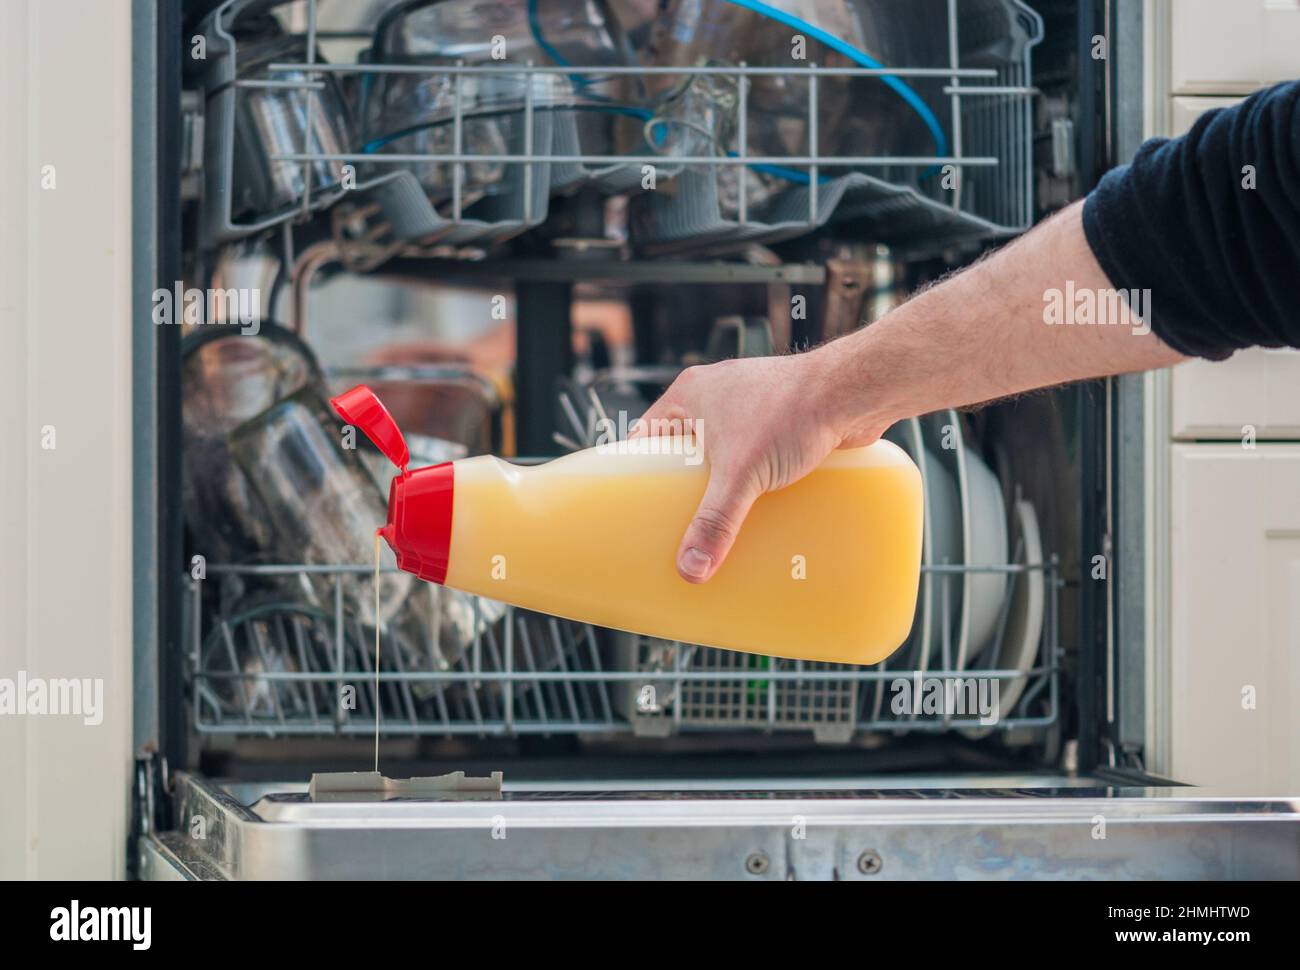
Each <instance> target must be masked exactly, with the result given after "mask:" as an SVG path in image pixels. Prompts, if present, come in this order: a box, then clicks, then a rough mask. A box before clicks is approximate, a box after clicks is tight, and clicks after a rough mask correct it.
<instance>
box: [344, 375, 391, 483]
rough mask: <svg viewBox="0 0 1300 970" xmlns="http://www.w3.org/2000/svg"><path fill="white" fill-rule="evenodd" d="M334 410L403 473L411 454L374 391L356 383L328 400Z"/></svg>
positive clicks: (386, 409)
mask: <svg viewBox="0 0 1300 970" xmlns="http://www.w3.org/2000/svg"><path fill="white" fill-rule="evenodd" d="M330 404H332V405H333V406H334V410H335V411H337V412H338V414H339V417H341V418H342V419H343V420H344V421H346V422H347V423H348V424H350V425H353V426H355V427H357V428H360V429H361V432H362V433H363V434H364V435H365V436H366V437H367V438H369V439H370V440H371V441H373V442H374V443H375V447H376V448H378V449H379V450H380V451H381V452H383V453H384V456H385V457H386V458H387V459H388V460H389V461H391V462H392V463H393V464H394V465H396V466H397V467H398V468H400V469H401V470H402V474H403V475H405V474H406V466H407V465H408V464H409V463H410V461H411V452H410V450H409V449H408V448H407V447H406V439H405V438H403V437H402V432H401V429H399V428H398V427H397V422H396V421H394V420H393V416H392V415H391V414H389V413H388V408H386V407H384V403H383V402H382V401H380V400H379V398H378V397H377V396H376V395H375V392H374V391H372V390H371V389H370V388H368V387H366V385H364V384H358V385H357V386H356V387H354V388H352V390H350V391H344V392H343V393H342V394H340V395H339V396H338V397H336V398H332V399H331V400H330Z"/></svg>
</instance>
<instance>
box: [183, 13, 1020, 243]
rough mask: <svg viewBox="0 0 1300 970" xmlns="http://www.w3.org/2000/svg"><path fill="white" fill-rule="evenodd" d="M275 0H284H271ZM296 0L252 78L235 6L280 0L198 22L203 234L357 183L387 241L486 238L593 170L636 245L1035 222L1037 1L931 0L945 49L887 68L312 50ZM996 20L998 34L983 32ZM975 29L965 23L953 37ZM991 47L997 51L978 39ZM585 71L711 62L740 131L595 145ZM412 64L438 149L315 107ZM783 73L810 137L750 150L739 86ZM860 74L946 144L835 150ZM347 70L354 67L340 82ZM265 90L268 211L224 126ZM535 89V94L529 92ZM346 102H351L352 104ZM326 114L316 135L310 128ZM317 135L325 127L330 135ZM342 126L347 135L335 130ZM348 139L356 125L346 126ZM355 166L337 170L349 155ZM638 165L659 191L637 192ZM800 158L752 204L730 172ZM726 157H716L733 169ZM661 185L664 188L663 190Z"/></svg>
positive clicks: (905, 239) (926, 239)
mask: <svg viewBox="0 0 1300 970" xmlns="http://www.w3.org/2000/svg"><path fill="white" fill-rule="evenodd" d="M285 2H289V0H285ZM293 2H297V3H301V4H305V12H304V17H303V22H304V23H305V24H306V30H305V34H304V35H303V47H302V50H303V51H304V54H303V56H302V57H301V58H300V59H287V60H281V61H273V62H271V63H269V64H266V65H265V66H264V70H263V71H262V72H261V73H260V74H259V75H258V76H256V77H246V76H243V75H242V74H241V70H240V67H239V65H240V63H241V57H242V55H241V51H240V47H241V45H240V42H239V41H238V40H237V35H236V32H235V31H234V30H233V25H234V23H235V22H236V21H237V20H238V18H239V17H240V15H241V14H242V13H246V12H249V11H264V10H265V9H266V8H268V7H272V8H273V7H276V6H279V5H280V4H279V3H276V2H269V3H268V2H267V0H227V2H226V3H224V4H222V5H221V6H220V7H218V8H217V9H216V10H215V11H214V12H213V13H212V14H211V15H210V16H209V18H208V19H207V20H206V21H205V23H204V27H203V32H204V36H205V37H206V38H207V41H208V60H207V64H206V68H205V71H204V86H205V88H206V90H207V99H206V103H207V108H206V111H207V118H206V119H205V124H204V126H203V130H204V131H205V133H206V134H205V138H206V144H205V176H204V177H205V193H204V219H203V226H204V233H205V236H206V239H207V240H208V242H209V243H210V244H212V245H216V244H220V243H223V242H227V241H229V240H231V239H234V238H238V237H240V236H245V235H248V234H252V233H257V232H262V231H265V230H267V229H269V228H271V227H273V226H277V225H282V224H285V223H289V222H292V221H295V220H302V219H306V218H309V217H310V216H311V215H312V214H313V213H314V212H316V211H318V210H321V209H325V208H328V207H330V206H332V205H334V204H335V203H337V202H339V201H340V200H341V199H343V198H345V197H347V196H349V195H352V194H355V195H356V196H357V197H358V198H359V199H360V200H362V201H365V202H372V203H377V204H378V207H379V209H380V211H381V213H382V219H383V221H384V222H385V224H386V229H387V231H388V232H389V233H390V234H391V235H392V237H394V238H395V239H397V240H407V241H411V242H415V241H418V242H421V243H431V242H440V241H441V242H447V243H450V244H470V243H474V244H484V243H488V244H490V243H493V242H498V241H501V240H503V239H506V238H509V237H510V236H513V235H516V234H518V233H520V232H523V231H525V230H527V229H529V228H531V227H534V226H537V225H539V224H540V223H542V222H543V221H545V219H546V216H547V212H548V207H549V200H550V197H551V195H552V194H553V193H555V192H561V191H565V192H567V191H572V190H574V189H575V188H576V187H578V186H580V185H583V184H594V185H597V186H599V187H601V188H603V189H605V190H607V191H610V192H623V193H629V194H632V195H633V196H634V200H633V201H634V203H635V204H634V207H633V219H632V220H631V225H630V234H631V241H632V242H633V244H634V245H635V246H637V247H638V248H639V249H641V250H642V251H644V252H647V253H654V252H669V251H674V250H680V249H687V248H693V247H700V246H710V245H717V244H720V243H725V244H734V243H739V242H745V241H762V242H771V241H775V240H778V239H782V238H787V237H791V236H795V235H798V234H801V233H805V232H808V231H809V230H810V229H814V228H817V227H819V226H822V225H825V224H826V223H828V222H830V221H833V220H835V221H838V220H849V221H852V222H854V223H855V224H860V225H863V226H864V227H865V228H866V229H868V230H869V231H870V232H871V234H872V237H873V238H875V239H877V240H879V241H881V242H885V243H889V244H891V245H895V246H900V247H902V246H907V245H912V246H922V245H924V246H930V247H933V246H937V245H946V244H950V243H953V242H958V241H962V240H969V239H979V238H990V237H996V236H1003V235H1008V234H1014V233H1017V232H1020V231H1023V230H1024V229H1026V228H1028V226H1029V225H1030V223H1031V221H1032V216H1033V211H1032V208H1033V207H1032V147H1033V146H1032V116H1031V108H1032V104H1031V99H1032V96H1033V94H1034V89H1033V88H1032V87H1031V86H1030V51H1031V49H1032V47H1033V46H1034V45H1035V44H1037V43H1038V41H1039V40H1040V39H1041V36H1042V23H1041V20H1040V19H1039V17H1038V16H1037V14H1035V13H1034V12H1033V11H1032V10H1030V9H1029V8H1028V7H1026V6H1024V5H1023V4H1021V3H1019V2H1018V0H932V2H934V3H936V7H935V9H936V11H937V13H936V17H935V20H936V21H937V22H936V23H935V24H934V25H933V26H930V27H928V28H927V29H929V30H933V31H935V32H936V34H939V32H942V35H943V36H946V39H947V44H946V50H947V54H948V57H947V63H945V64H942V65H939V66H934V65H930V66H909V65H905V64H891V65H889V66H887V67H879V68H869V67H860V66H851V67H842V66H825V65H819V64H816V63H812V62H809V63H806V64H805V63H802V62H801V63H798V64H797V65H793V66H789V67H786V66H780V67H773V66H759V65H752V66H751V65H746V64H734V65H732V64H727V65H722V66H718V65H701V66H691V67H677V66H667V67H665V66H640V65H636V66H629V65H609V64H606V65H600V66H595V67H581V66H575V65H571V64H565V65H554V64H536V63H532V62H531V61H530V62H527V63H520V64H515V63H510V62H509V61H508V60H507V61H503V62H501V63H500V64H495V63H493V64H465V63H455V64H445V63H438V64H420V63H346V64H343V63H340V64H334V63H329V64H327V63H324V62H323V61H322V60H320V59H319V57H318V55H317V44H316V35H317V30H316V22H317V0H293ZM963 31H965V32H966V34H967V35H974V34H977V33H979V34H980V37H979V38H978V39H979V41H980V47H979V50H980V52H981V53H980V56H979V58H978V60H979V62H980V64H981V65H984V66H969V65H964V64H963V63H962V51H963V50H964V49H966V48H965V47H964V46H963V44H964V42H963V39H962V38H963ZM989 32H992V34H993V36H989V37H986V36H983V34H985V33H989ZM967 41H970V37H969V36H968V37H967ZM990 51H996V53H990ZM584 72H589V73H591V74H597V75H599V76H600V77H602V78H613V79H618V78H620V77H633V78H638V79H645V78H649V77H652V76H654V75H668V76H670V77H671V78H673V79H674V80H676V81H678V82H680V83H685V82H686V81H687V80H696V79H699V80H704V79H708V78H715V79H716V78H723V79H726V81H727V82H728V83H729V84H731V85H733V86H734V90H735V92H736V95H737V96H736V98H735V104H734V109H733V110H734V116H733V118H732V121H733V123H734V125H735V128H736V130H737V132H738V137H737V140H736V147H735V149H734V150H730V151H723V150H717V151H710V152H707V153H703V154H689V153H687V154H683V153H670V154H665V153H663V152H658V151H653V150H648V151H646V152H643V153H637V152H632V151H627V152H615V153H609V151H608V149H606V150H605V152H603V153H602V152H600V151H598V150H593V149H591V148H590V147H588V139H586V138H585V137H584V133H583V131H582V129H581V114H582V113H581V112H580V111H578V110H574V105H572V104H568V106H567V107H566V103H565V102H564V100H563V97H561V98H560V99H559V100H558V101H557V100H556V99H555V97H554V92H555V90H556V86H557V85H560V86H561V87H563V86H564V85H565V84H567V83H568V78H570V77H573V76H576V75H581V74H583V73H584ZM403 75H404V76H411V75H416V76H419V77H422V78H437V79H440V81H442V82H445V85H446V87H447V89H448V90H449V91H450V92H451V95H450V105H449V110H448V112H447V117H446V118H445V119H443V121H442V124H443V125H444V126H445V130H446V132H447V136H446V137H445V138H444V139H443V142H444V143H445V149H440V150H433V151H418V152H403V151H393V150H388V149H384V150H379V151H373V150H366V149H369V148H371V147H372V146H370V145H361V144H359V139H357V138H355V137H350V136H349V134H348V133H347V132H346V131H344V132H341V133H339V132H334V131H333V129H331V128H328V127H326V128H324V129H322V125H320V124H317V123H316V122H318V121H320V120H322V115H323V113H324V112H326V110H327V107H328V106H329V105H332V104H335V103H336V102H338V101H340V100H341V99H342V100H346V93H345V88H344V87H343V84H342V82H343V81H345V80H346V79H349V78H351V79H356V78H358V77H361V78H370V79H373V78H379V77H389V78H391V77H394V76H403ZM764 77H767V78H772V77H779V78H784V79H788V80H790V81H792V82H796V83H798V84H800V85H803V86H804V87H806V90H807V116H806V128H807V132H806V137H805V138H804V140H803V141H804V147H803V149H802V150H794V151H783V152H781V153H775V154H761V153H758V152H755V151H751V149H750V142H751V138H752V133H753V131H754V130H756V129H758V128H760V127H761V125H762V123H763V121H762V119H761V118H760V117H752V118H751V115H753V114H754V112H753V111H752V109H751V105H749V104H748V103H747V91H748V89H749V86H750V85H751V84H752V83H753V82H754V81H755V80H757V79H760V78H764ZM855 78H880V79H883V80H885V81H888V82H890V83H900V84H901V83H909V82H910V83H918V84H919V83H924V84H926V85H928V87H927V91H933V94H929V95H927V100H928V101H930V102H932V104H930V107H931V108H932V109H933V110H934V112H935V115H936V117H937V119H939V120H937V121H936V123H937V124H941V125H942V129H943V141H944V143H945V144H946V146H947V151H946V153H939V154H935V155H925V154H888V153H878V154H845V153H836V152H833V151H832V152H826V151H822V150H821V149H820V147H819V137H818V119H819V117H820V116H821V107H822V105H821V101H822V98H823V92H824V91H825V90H826V88H827V86H828V85H831V84H836V83H840V84H843V83H846V82H847V81H848V80H849V79H855ZM501 79H511V84H512V85H513V89H515V90H517V91H518V95H519V96H518V98H517V100H516V102H515V103H514V104H513V105H512V106H507V107H506V108H504V109H503V108H501V107H500V106H499V105H498V106H496V107H495V108H494V109H493V110H494V112H495V114H496V116H497V117H501V116H502V115H505V116H508V117H509V119H510V125H509V128H508V134H509V136H508V138H505V139H503V141H502V144H501V145H500V146H498V150H496V151H489V152H471V151H470V150H469V149H468V148H467V145H466V132H467V130H468V127H467V126H469V125H471V124H472V123H473V121H474V119H475V117H476V109H475V107H474V104H473V99H472V98H470V97H469V95H468V94H467V93H466V92H467V89H468V88H469V86H470V85H471V83H482V82H484V81H486V80H498V81H499V80H501ZM355 87H358V85H354V86H353V88H355ZM259 91H260V92H266V91H275V92H276V93H277V94H278V95H282V96H284V97H286V98H289V99H290V102H291V105H290V106H289V107H282V108H281V109H280V112H281V114H285V113H288V114H294V115H296V116H298V119H299V127H300V128H301V132H302V139H301V144H300V145H298V146H296V147H292V148H290V147H286V146H285V145H284V144H282V142H283V139H281V140H280V142H279V143H275V144H274V145H273V146H272V149H273V150H270V151H269V154H268V155H267V158H266V160H265V164H266V165H267V166H269V167H270V168H271V169H272V171H273V172H277V173H280V174H281V175H283V174H284V173H285V172H286V171H288V172H291V173H296V176H295V177H294V178H292V179H289V183H290V184H291V186H294V187H296V189H297V193H296V197H294V198H292V199H291V200H290V201H288V202H285V203H284V204H282V205H279V206H278V207H277V208H276V209H275V210H274V211H265V212H257V213H251V214H250V213H248V212H241V211H237V204H236V197H237V194H238V193H237V185H236V182H237V179H236V177H235V174H234V173H235V172H236V170H237V165H238V164H239V157H238V156H239V152H237V139H236V125H237V116H238V115H239V110H240V108H239V99H240V98H241V97H247V96H249V95H250V94H252V93H254V92H259ZM539 92H542V94H540V95H539ZM349 107H351V108H353V109H355V107H356V106H355V105H353V106H349ZM322 130H324V131H325V132H326V135H327V136H328V137H323V136H322V134H321V132H322ZM326 141H328V142H330V144H325V143H324V142H326ZM339 142H344V143H346V144H339ZM349 142H350V143H349ZM484 164H493V165H499V166H501V167H502V169H503V171H504V172H505V175H504V177H503V178H502V181H501V184H500V186H499V187H498V190H497V191H496V192H494V193H493V195H492V196H491V197H490V198H487V199H478V200H474V199H472V198H471V197H470V196H469V195H468V194H467V193H468V188H467V174H466V173H467V169H468V168H469V167H470V166H474V165H484ZM345 166H351V167H352V168H351V173H350V175H351V182H350V183H349V182H346V180H345V178H344V174H343V173H344V167H345ZM430 167H432V168H434V169H441V170H444V171H445V172H446V173H447V175H448V178H447V182H448V183H449V184H450V192H449V193H448V196H447V198H445V199H442V200H438V199H434V198H431V197H430V195H429V193H428V192H427V191H426V189H425V187H424V186H423V185H422V184H421V181H420V180H419V179H418V178H417V177H416V174H415V172H416V171H428V170H429V169H430ZM647 167H651V168H653V169H654V171H655V173H656V182H655V190H654V191H641V190H642V188H644V186H643V174H644V172H645V171H646V170H647ZM773 167H775V168H780V169H782V170H787V171H788V170H795V171H796V172H797V173H798V175H799V180H798V181H802V182H803V184H791V185H789V187H787V188H785V189H784V190H783V191H780V192H778V193H777V194H776V195H775V197H774V199H772V200H769V201H768V202H766V203H764V204H763V205H761V206H760V205H756V204H755V205H751V203H750V202H749V201H748V196H749V193H748V192H747V191H745V190H744V189H743V186H745V185H746V184H748V182H749V180H750V179H752V178H755V177H756V176H755V173H756V172H758V171H759V170H761V169H764V168H773ZM728 173H730V174H729V175H728ZM727 177H730V178H731V179H732V180H733V181H734V180H736V179H739V180H740V185H741V186H742V190H741V191H739V193H738V194H737V195H736V198H735V204H734V205H733V206H728V205H726V204H724V201H723V198H722V196H723V195H724V192H723V191H722V189H721V188H720V186H721V182H722V180H723V179H724V178H727ZM665 189H667V190H665Z"/></svg>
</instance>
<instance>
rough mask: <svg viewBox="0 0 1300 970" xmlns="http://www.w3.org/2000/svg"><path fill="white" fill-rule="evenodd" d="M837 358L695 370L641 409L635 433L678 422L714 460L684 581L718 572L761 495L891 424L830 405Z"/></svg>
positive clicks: (681, 556)
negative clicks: (850, 417)
mask: <svg viewBox="0 0 1300 970" xmlns="http://www.w3.org/2000/svg"><path fill="white" fill-rule="evenodd" d="M831 363H832V361H831V360H830V359H828V358H827V357H826V356H825V355H824V354H822V353H819V352H813V353H808V354H796V355H793V356H787V357H750V358H742V359H739V360H724V361H722V362H720V363H717V364H710V365H708V366H704V367H692V368H690V369H689V370H686V371H684V372H683V373H682V374H681V375H680V376H679V377H678V378H677V380H676V381H674V382H673V384H672V386H671V387H669V388H668V390H667V391H666V392H665V393H664V395H663V397H661V398H660V399H659V400H658V401H657V402H655V404H654V405H653V406H652V407H651V408H650V409H649V410H648V411H647V412H646V413H645V414H644V415H643V417H642V424H641V425H640V426H638V427H637V429H636V432H635V433H634V435H633V437H636V436H638V435H642V434H655V433H657V431H658V430H662V428H663V427H664V426H665V425H664V424H663V422H664V421H665V420H668V421H681V422H683V423H684V424H686V426H687V427H688V428H693V429H694V430H695V433H696V434H697V436H698V437H699V440H700V444H701V445H702V446H703V448H704V453H705V456H706V457H707V458H708V461H709V466H710V474H709V484H708V487H707V488H706V489H705V492H704V497H703V499H701V501H700V505H699V508H698V509H697V510H696V513H695V518H694V519H693V520H692V521H691V524H690V527H689V528H688V529H687V530H686V535H685V537H683V539H682V542H681V546H680V548H679V549H678V551H677V571H678V572H679V573H680V574H681V576H682V578H683V579H686V580H688V581H690V582H692V583H702V582H704V581H705V580H707V579H709V577H711V576H712V575H713V574H714V573H715V572H716V571H717V569H718V567H719V566H720V565H721V564H722V561H723V559H724V558H726V555H727V552H728V550H730V549H731V544H732V543H733V542H735V540H736V534H737V533H738V532H739V531H740V526H741V523H743V522H744V521H745V516H746V515H747V514H748V513H749V509H750V506H752V505H753V504H754V500H755V499H757V498H758V497H759V496H760V495H762V494H763V493H764V492H771V491H775V490H776V489H778V488H783V487H785V486H786V485H789V484H790V483H791V482H794V481H797V480H798V479H800V478H802V477H803V476H804V475H806V474H808V473H809V472H810V471H812V470H813V469H814V468H816V467H817V466H818V465H819V464H820V463H821V461H822V459H823V458H825V457H826V456H827V455H828V454H830V452H831V451H832V450H834V449H835V448H840V447H852V446H856V445H866V444H870V443H871V442H872V441H875V440H876V439H877V438H879V437H880V434H881V432H883V431H884V430H885V428H886V427H888V425H889V422H888V421H887V420H885V419H884V418H880V419H877V420H873V419H872V418H871V416H869V415H867V416H865V420H858V421H853V422H851V421H849V420H846V419H845V417H844V416H842V415H841V413H840V412H839V411H838V410H837V409H836V407H835V406H834V405H835V404H836V402H837V399H838V400H839V401H844V400H846V399H847V396H846V395H844V394H843V392H842V388H837V386H836V375H835V373H834V370H833V368H832V367H831V366H830V364H831ZM656 422H660V429H656V428H655V427H654V424H655V423H656Z"/></svg>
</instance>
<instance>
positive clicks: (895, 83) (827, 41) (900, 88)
mask: <svg viewBox="0 0 1300 970" xmlns="http://www.w3.org/2000/svg"><path fill="white" fill-rule="evenodd" d="M531 2H533V3H535V2H536V0H531ZM726 2H727V3H733V4H735V5H736V6H737V7H744V8H745V9H746V10H752V11H754V13H757V14H762V15H763V16H764V17H768V18H770V19H772V20H775V21H777V22H778V23H782V24H785V25H786V26H787V27H793V28H794V29H795V30H797V31H800V32H801V33H805V34H807V35H808V36H810V37H812V38H813V39H815V40H817V41H819V42H820V43H822V44H824V45H826V46H827V47H829V48H830V49H831V50H833V51H835V52H837V53H839V54H843V55H844V56H845V57H847V58H848V59H849V60H851V61H853V63H855V64H857V65H858V66H859V67H867V68H872V69H873V70H879V69H881V68H883V67H884V66H885V65H883V64H881V63H880V62H879V61H878V60H876V59H875V58H874V57H872V56H870V55H869V54H866V53H864V52H863V51H860V50H858V49H857V48H856V47H854V46H853V45H851V44H848V43H845V42H844V41H842V40H840V39H839V38H838V37H836V36H835V35H834V34H828V33H827V32H826V31H824V30H822V29H821V28H820V27H814V26H813V25H812V24H810V23H808V22H807V21H806V20H800V19H799V18H798V17H796V16H794V15H793V14H788V13H786V12H785V11H784V10H778V9H777V8H776V7H773V6H769V5H768V4H766V3H763V2H762V0H726ZM880 80H882V81H884V82H885V84H886V85H888V86H889V87H890V88H892V89H893V90H894V91H895V93H897V94H898V96H899V97H901V98H902V99H903V100H904V101H906V102H907V103H908V105H909V106H910V107H911V108H912V110H913V111H915V112H916V113H917V114H918V115H919V116H920V118H921V121H923V122H924V123H925V127H927V128H928V129H930V134H931V136H932V137H933V138H934V153H935V154H936V155H940V156H942V155H946V154H948V139H947V137H946V136H945V135H944V133H943V126H942V125H940V124H939V119H938V118H936V117H935V116H934V112H933V111H931V110H930V106H929V105H927V104H926V103H925V102H924V101H922V100H921V96H920V95H918V94H917V93H916V91H914V90H913V89H912V88H911V87H910V86H909V85H908V84H907V83H906V82H904V81H902V80H901V79H899V78H897V77H895V76H894V75H892V74H885V75H883V76H881V78H880Z"/></svg>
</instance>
